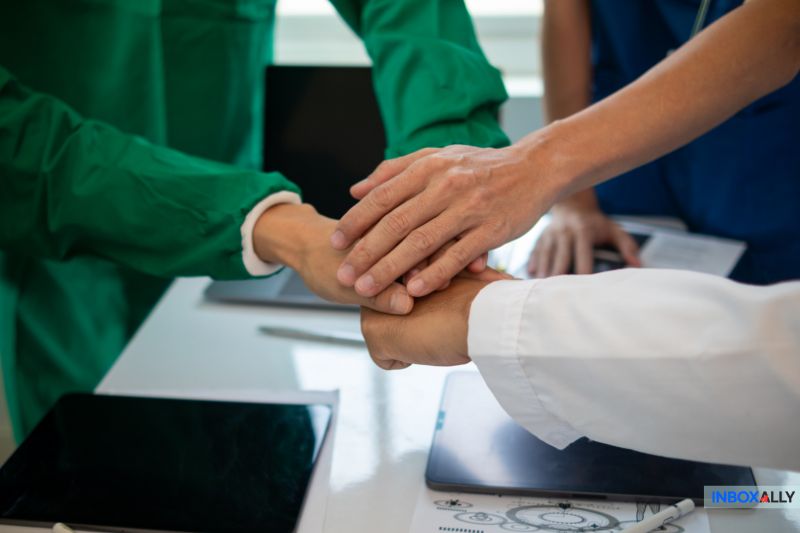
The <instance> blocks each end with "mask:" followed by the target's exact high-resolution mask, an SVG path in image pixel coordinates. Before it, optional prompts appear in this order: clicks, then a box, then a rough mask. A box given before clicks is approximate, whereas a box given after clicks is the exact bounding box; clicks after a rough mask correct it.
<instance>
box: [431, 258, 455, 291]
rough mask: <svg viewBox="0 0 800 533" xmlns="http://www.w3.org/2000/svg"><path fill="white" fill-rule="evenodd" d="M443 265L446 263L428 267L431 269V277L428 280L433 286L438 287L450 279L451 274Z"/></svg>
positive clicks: (441, 262) (438, 262)
mask: <svg viewBox="0 0 800 533" xmlns="http://www.w3.org/2000/svg"><path fill="white" fill-rule="evenodd" d="M443 263H444V261H437V262H436V263H434V264H432V265H431V266H430V267H428V268H429V269H430V276H429V277H428V279H429V280H430V281H431V285H434V286H438V285H439V284H441V283H442V282H443V281H444V280H446V279H448V278H449V277H450V272H449V271H448V269H447V267H446V266H445V265H444V264H443Z"/></svg>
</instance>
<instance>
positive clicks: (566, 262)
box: [528, 189, 641, 278]
mask: <svg viewBox="0 0 800 533" xmlns="http://www.w3.org/2000/svg"><path fill="white" fill-rule="evenodd" d="M597 244H611V245H613V246H614V247H615V248H617V249H618V250H619V252H620V254H622V257H623V259H624V260H625V262H626V263H627V264H628V265H630V266H635V267H638V266H641V261H640V260H639V256H638V254H639V246H638V245H637V244H636V241H635V240H634V239H633V237H631V236H630V235H628V234H627V233H626V232H625V230H623V229H622V228H621V227H620V226H619V225H618V224H616V223H615V222H614V221H613V220H611V219H610V218H609V217H607V216H606V215H605V214H604V213H603V212H602V211H601V210H600V207H599V206H598V204H597V198H596V196H595V193H594V191H593V190H591V189H589V190H587V191H583V192H580V193H578V194H576V195H574V196H572V197H570V198H568V199H567V200H565V201H564V202H561V203H559V204H556V205H555V206H554V207H553V209H552V221H551V222H550V225H549V226H547V228H546V229H545V230H544V232H542V235H541V236H540V237H539V239H538V240H537V241H536V245H535V246H534V248H533V251H532V252H531V256H530V259H529V260H528V273H529V274H531V275H535V276H536V277H539V278H546V277H548V276H559V275H561V274H567V273H568V272H569V268H570V265H572V264H573V262H574V265H575V269H574V270H575V273H576V274H591V273H592V271H593V267H594V246H595V245H597Z"/></svg>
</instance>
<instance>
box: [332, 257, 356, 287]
mask: <svg viewBox="0 0 800 533" xmlns="http://www.w3.org/2000/svg"><path fill="white" fill-rule="evenodd" d="M336 278H337V279H338V280H339V283H343V284H344V285H347V286H348V287H350V286H352V285H353V283H355V282H356V269H355V268H353V265H351V264H350V263H343V264H342V266H340V267H339V270H338V271H337V272H336Z"/></svg>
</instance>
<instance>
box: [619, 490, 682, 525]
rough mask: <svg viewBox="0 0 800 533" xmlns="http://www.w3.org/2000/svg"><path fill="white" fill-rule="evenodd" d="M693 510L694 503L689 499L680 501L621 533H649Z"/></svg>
mask: <svg viewBox="0 0 800 533" xmlns="http://www.w3.org/2000/svg"><path fill="white" fill-rule="evenodd" d="M693 510H694V502H693V501H692V500H690V499H688V498H687V499H685V500H681V501H679V502H678V503H676V504H673V505H670V506H669V507H667V508H666V509H664V510H663V511H661V512H658V513H656V514H654V515H652V516H648V517H647V518H645V519H644V520H642V521H641V522H637V523H635V524H633V525H632V526H631V527H629V528H627V529H624V530H623V533H649V532H650V531H653V530H654V529H657V528H659V527H661V526H663V525H664V524H668V523H670V522H672V521H674V520H677V519H678V518H680V517H682V516H685V515H687V514H689V513H691V512H692V511H693Z"/></svg>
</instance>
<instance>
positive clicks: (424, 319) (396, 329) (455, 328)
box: [361, 277, 489, 370]
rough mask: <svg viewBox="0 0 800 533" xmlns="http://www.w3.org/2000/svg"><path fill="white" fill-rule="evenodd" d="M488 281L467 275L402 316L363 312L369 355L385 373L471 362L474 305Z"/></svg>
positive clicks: (362, 317)
mask: <svg viewBox="0 0 800 533" xmlns="http://www.w3.org/2000/svg"><path fill="white" fill-rule="evenodd" d="M488 283H489V282H487V281H484V280H477V279H471V278H465V277H459V278H456V279H454V280H453V282H452V283H451V285H450V287H449V288H448V289H447V290H446V291H441V292H436V293H434V294H432V295H430V296H427V297H425V298H422V299H420V300H418V301H417V302H416V305H415V307H414V311H413V312H412V313H411V314H410V315H408V316H404V317H398V316H391V315H386V314H383V313H376V312H375V311H372V310H370V309H362V310H361V331H362V332H363V334H364V339H365V340H366V341H367V348H368V349H369V354H370V357H372V360H373V361H374V362H375V364H376V365H378V366H379V367H381V368H383V369H384V370H397V369H402V368H407V367H409V366H411V365H412V364H422V365H435V366H452V365H461V364H464V363H468V362H469V361H470V358H469V355H468V353H467V327H468V322H469V310H470V307H471V306H472V301H473V300H474V299H475V297H476V296H477V295H478V293H479V292H480V291H481V289H483V288H484V287H485V286H486V285H487V284H488Z"/></svg>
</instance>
